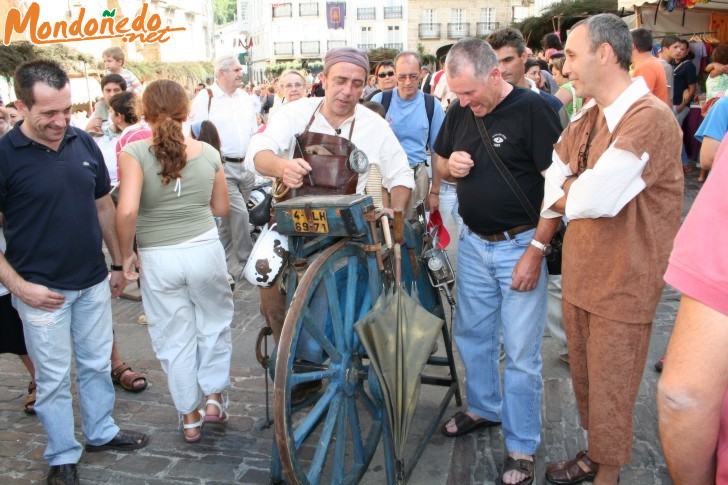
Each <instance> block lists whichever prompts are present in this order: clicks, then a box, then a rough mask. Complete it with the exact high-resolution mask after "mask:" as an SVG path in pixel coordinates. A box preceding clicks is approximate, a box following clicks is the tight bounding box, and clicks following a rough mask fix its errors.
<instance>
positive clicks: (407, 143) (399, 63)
mask: <svg viewBox="0 0 728 485" xmlns="http://www.w3.org/2000/svg"><path fill="white" fill-rule="evenodd" d="M394 72H395V79H396V80H397V87H396V88H395V89H392V90H391V91H388V92H383V93H377V94H375V95H374V96H373V97H372V101H376V102H377V103H382V105H384V108H385V109H386V110H387V115H386V116H385V118H386V120H387V121H388V122H389V126H391V127H392V131H394V134H395V135H397V139H398V140H399V143H400V144H401V145H402V148H404V151H405V152H407V160H408V161H409V165H410V167H411V168H412V170H414V173H415V190H414V193H413V194H412V197H410V202H409V207H408V209H407V218H408V219H412V218H414V217H415V216H416V213H415V207H417V204H419V202H420V201H422V200H423V199H424V198H425V197H427V199H428V200H427V203H428V207H429V209H430V210H432V211H434V210H436V209H437V208H438V206H439V199H438V196H439V193H440V175H439V174H438V173H437V170H435V171H433V174H432V191H430V192H429V196H428V195H427V194H428V191H429V189H430V179H429V177H428V175H427V167H426V164H427V147H428V146H432V145H433V144H434V143H435V139H436V138H437V135H438V133H439V132H440V126H442V122H443V120H444V119H445V111H444V110H443V109H442V106H440V103H436V102H435V98H434V97H432V96H431V95H429V94H425V93H423V92H422V91H420V90H419V81H420V56H418V55H417V54H416V53H415V52H400V53H399V54H397V57H395V58H394ZM432 163H433V166H435V164H437V155H436V154H435V153H433V154H432Z"/></svg>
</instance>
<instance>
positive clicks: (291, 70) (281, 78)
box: [278, 69, 306, 85]
mask: <svg viewBox="0 0 728 485" xmlns="http://www.w3.org/2000/svg"><path fill="white" fill-rule="evenodd" d="M289 74H295V75H296V76H298V77H300V78H301V81H303V84H304V85H305V84H306V76H304V75H303V74H302V73H301V71H298V70H296V69H288V70H286V71H283V74H281V76H280V77H279V78H278V79H279V81H280V80H283V78H284V77H286V76H288V75H289Z"/></svg>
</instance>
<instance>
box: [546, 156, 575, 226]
mask: <svg viewBox="0 0 728 485" xmlns="http://www.w3.org/2000/svg"><path fill="white" fill-rule="evenodd" d="M569 175H571V169H570V168H569V166H568V165H567V164H565V163H564V162H562V161H561V158H559V155H558V154H557V153H556V150H554V151H553V153H552V155H551V165H549V168H547V169H546V174H545V175H544V184H545V185H544V191H543V209H541V217H544V218H546V219H554V218H556V217H561V214H559V213H558V212H556V211H554V210H552V209H550V207H551V206H553V205H554V204H555V203H556V202H557V201H558V200H559V199H561V198H562V197H563V196H564V191H563V189H562V188H561V187H562V186H563V185H564V181H565V180H566V177H568V176H569Z"/></svg>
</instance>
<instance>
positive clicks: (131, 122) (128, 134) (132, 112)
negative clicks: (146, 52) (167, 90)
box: [109, 91, 152, 180]
mask: <svg viewBox="0 0 728 485" xmlns="http://www.w3.org/2000/svg"><path fill="white" fill-rule="evenodd" d="M138 103H139V97H138V96H137V95H136V94H135V93H134V92H133V91H124V92H122V93H119V94H115V95H114V97H113V98H111V101H110V102H109V119H110V120H111V122H112V123H114V125H115V126H116V127H117V128H119V130H120V131H121V135H120V136H119V139H118V140H117V141H116V160H117V171H118V161H119V153H121V150H122V149H123V148H124V147H125V146H126V145H127V144H129V143H131V142H133V141H137V140H146V139H147V138H151V137H152V130H151V128H149V125H147V124H146V123H145V122H144V121H143V120H141V119H140V118H139V115H138V114H137V109H136V108H137V104H138ZM119 180H121V172H119Z"/></svg>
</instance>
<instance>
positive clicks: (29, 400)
mask: <svg viewBox="0 0 728 485" xmlns="http://www.w3.org/2000/svg"><path fill="white" fill-rule="evenodd" d="M36 389H37V386H36V385H35V381H30V384H28V395H27V396H25V405H24V408H23V411H25V414H30V415H31V416H32V415H34V414H35V390H36Z"/></svg>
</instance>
